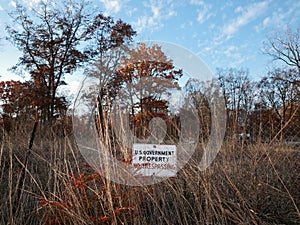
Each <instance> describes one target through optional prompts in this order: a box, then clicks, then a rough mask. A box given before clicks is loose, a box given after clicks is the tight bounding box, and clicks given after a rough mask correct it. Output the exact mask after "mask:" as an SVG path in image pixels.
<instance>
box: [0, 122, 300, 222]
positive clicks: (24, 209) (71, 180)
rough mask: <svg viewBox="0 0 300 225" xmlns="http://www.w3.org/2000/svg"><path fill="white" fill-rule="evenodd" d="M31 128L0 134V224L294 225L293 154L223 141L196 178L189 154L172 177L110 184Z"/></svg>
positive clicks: (195, 160) (72, 148)
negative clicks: (147, 182)
mask: <svg viewBox="0 0 300 225" xmlns="http://www.w3.org/2000/svg"><path fill="white" fill-rule="evenodd" d="M32 127H33V123H26V124H21V125H20V126H19V128H18V127H16V128H15V129H13V130H11V131H10V132H9V133H7V132H3V137H2V141H1V149H0V196H1V202H0V224H136V225H138V224H141V225H144V224H149V225H154V224H157V225H158V224H170V225H176V224H189V225H190V224H260V225H261V224H289V225H292V224H295V225H296V224H300V211H299V210H300V173H299V172H300V151H299V150H298V149H297V148H292V147H290V146H287V145H285V146H281V145H276V147H275V146H273V145H269V144H261V143H254V144H249V145H242V144H240V143H237V142H235V141H229V140H226V141H225V142H224V143H223V146H222V149H221V151H220V152H219V154H218V156H217V158H216V159H215V161H214V162H213V164H212V165H211V166H210V167H209V168H208V169H207V170H205V171H199V169H198V165H199V162H200V160H201V156H202V148H201V145H200V144H199V146H198V148H197V150H196V152H195V154H194V155H193V157H192V159H191V160H190V162H189V163H188V164H186V166H185V167H184V168H183V169H182V170H180V171H179V172H178V174H177V176H176V177H172V178H170V179H167V180H165V181H163V182H161V183H157V184H154V185H149V186H140V187H131V186H125V185H121V184H116V183H113V182H111V181H109V180H107V179H106V178H104V176H102V174H100V173H99V172H97V171H95V170H94V169H93V168H91V167H90V166H89V165H87V164H86V162H85V160H84V159H83V157H82V156H81V154H80V152H79V150H78V148H77V147H76V144H75V140H74V137H73V136H72V135H69V136H62V135H58V134H57V133H55V132H53V130H51V129H49V128H47V127H42V126H41V125H39V126H38V127H37V131H36V134H35V139H34V142H33V145H32V148H31V150H28V146H29V142H30V138H31V134H32V133H31V132H32Z"/></svg>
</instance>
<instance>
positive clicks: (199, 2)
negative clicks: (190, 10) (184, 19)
mask: <svg viewBox="0 0 300 225" xmlns="http://www.w3.org/2000/svg"><path fill="white" fill-rule="evenodd" d="M190 4H192V5H204V2H203V1H202V0H191V1H190Z"/></svg>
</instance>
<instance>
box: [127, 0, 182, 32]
mask: <svg viewBox="0 0 300 225" xmlns="http://www.w3.org/2000/svg"><path fill="white" fill-rule="evenodd" d="M144 5H145V7H146V8H149V9H150V10H147V11H146V12H147V13H148V12H150V15H147V14H145V15H142V16H140V17H139V18H138V19H137V21H134V22H132V25H133V26H134V27H135V30H136V31H137V32H138V33H139V32H141V31H142V30H144V29H150V30H155V29H157V28H160V27H163V26H164V23H163V21H164V20H167V19H169V18H171V17H173V16H176V15H177V12H176V11H175V10H173V8H174V6H173V3H172V1H171V0H167V1H160V0H150V1H149V2H148V3H145V4H144Z"/></svg>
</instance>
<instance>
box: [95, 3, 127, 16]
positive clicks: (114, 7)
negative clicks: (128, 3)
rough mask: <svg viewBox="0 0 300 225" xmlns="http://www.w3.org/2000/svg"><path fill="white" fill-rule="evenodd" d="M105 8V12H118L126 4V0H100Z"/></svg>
mask: <svg viewBox="0 0 300 225" xmlns="http://www.w3.org/2000/svg"><path fill="white" fill-rule="evenodd" d="M99 1H100V2H101V3H102V4H103V5H104V8H105V12H106V13H108V14H111V13H118V12H120V10H121V8H122V6H123V4H124V2H125V1H124V0H123V1H122V0H99Z"/></svg>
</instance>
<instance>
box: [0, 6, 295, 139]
mask: <svg viewBox="0 0 300 225" xmlns="http://www.w3.org/2000/svg"><path fill="white" fill-rule="evenodd" d="M10 15H11V17H12V19H13V24H12V25H10V26H7V28H6V31H7V34H8V36H7V39H8V40H9V41H10V42H11V43H12V44H13V45H15V46H16V47H17V48H18V49H19V50H20V52H21V56H20V58H19V61H18V63H17V65H15V66H14V67H13V68H12V70H13V71H15V72H16V73H24V72H26V73H28V74H29V75H30V79H29V80H28V81H25V82H20V81H13V80H12V81H3V82H0V100H1V103H2V110H3V113H4V114H5V115H6V116H9V117H14V118H18V117H22V116H24V115H26V116H27V117H30V116H33V117H34V118H35V119H37V120H39V121H41V122H43V123H50V124H51V123H52V122H53V121H54V120H55V119H56V118H57V117H60V116H64V115H66V111H67V109H68V107H69V105H70V102H69V101H68V99H67V96H64V95H62V94H61V93H60V92H59V88H60V87H62V86H64V85H66V82H65V76H66V74H73V73H74V72H75V71H76V70H78V69H79V68H85V70H84V73H85V74H86V75H87V76H88V77H91V78H94V79H96V80H97V81H98V82H97V93H88V92H86V93H84V94H83V95H82V96H81V97H82V98H83V100H84V101H85V102H86V104H87V105H88V106H89V107H90V109H93V110H96V112H97V118H95V119H96V120H95V122H96V123H97V126H98V129H99V131H101V133H104V129H105V127H106V126H108V125H109V123H110V122H111V120H110V113H111V110H112V109H111V106H112V105H113V103H114V102H117V101H120V99H122V101H123V102H122V101H121V103H120V104H119V107H121V106H122V105H123V106H125V105H127V107H129V108H128V111H129V114H130V121H129V124H130V127H129V128H130V129H134V132H135V134H136V135H137V136H140V137H144V136H147V132H148V130H147V129H145V127H148V126H149V123H150V121H151V119H152V118H154V117H161V118H163V119H166V120H169V121H172V123H174V124H177V125H178V126H180V124H179V123H180V122H179V119H178V118H177V117H176V116H175V115H172V112H171V111H170V106H169V104H170V102H168V101H167V100H166V99H167V97H169V96H170V95H172V93H171V90H180V89H181V88H180V85H179V80H180V78H181V77H182V75H183V72H184V71H182V70H180V69H176V68H175V66H174V65H173V62H172V59H168V58H167V56H166V55H165V54H164V53H163V51H162V50H161V47H160V46H158V45H153V46H146V45H145V44H143V43H140V44H139V45H137V46H135V47H134V48H132V47H130V43H131V41H132V40H133V37H134V36H135V35H136V32H135V31H134V30H133V29H132V27H131V26H130V25H129V24H127V23H125V22H123V21H122V20H117V21H114V20H113V18H111V17H110V16H105V15H104V14H102V13H97V12H96V11H95V10H93V9H92V7H91V5H90V4H89V3H88V2H86V1H77V0H73V1H62V2H59V3H56V4H50V3H49V2H48V1H41V2H40V3H39V4H38V6H37V7H36V8H34V9H33V8H32V9H26V7H24V6H22V5H21V4H17V7H16V8H15V10H14V11H13V12H11V13H10ZM16 24H17V26H16ZM299 40H300V29H298V30H297V31H296V32H293V31H292V30H290V29H288V30H287V31H286V32H285V33H282V34H275V35H274V36H272V37H270V38H269V39H268V40H267V42H266V43H265V53H266V54H267V55H269V56H270V57H271V58H272V59H274V60H279V61H281V62H283V63H284V65H286V67H279V68H275V69H273V70H272V71H270V72H269V73H268V74H266V75H265V76H264V77H261V78H260V80H258V81H252V80H251V79H250V78H249V72H248V70H246V69H232V68H228V69H218V72H217V77H216V79H215V80H214V81H213V84H212V83H203V82H199V81H197V80H192V79H191V80H189V81H188V82H187V83H186V85H185V87H183V91H185V93H186V98H187V99H189V102H190V103H191V104H192V105H193V106H194V107H195V108H197V110H198V115H199V120H200V123H201V135H202V138H204V139H205V138H207V137H208V136H209V130H210V109H209V101H210V99H209V98H210V97H209V94H208V93H210V92H211V90H212V88H215V86H214V85H217V86H218V88H219V91H220V93H221V94H222V95H223V96H224V101H225V106H226V114H227V115H226V116H227V134H226V136H227V137H232V136H234V135H236V134H250V135H251V139H253V140H254V139H255V140H258V139H261V140H263V141H265V140H268V141H272V140H273V139H274V140H283V139H292V138H294V139H295V138H296V139H297V138H299V139H300V133H299V120H300V113H299V107H300V102H299V100H300V99H299V98H300V96H299V95H300V90H299V89H300V78H299V77H300V49H299V46H300V43H299ZM95 96H96V97H95ZM168 132H169V133H172V135H175V136H176V135H177V134H178V129H177V128H176V127H174V126H173V127H168Z"/></svg>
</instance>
